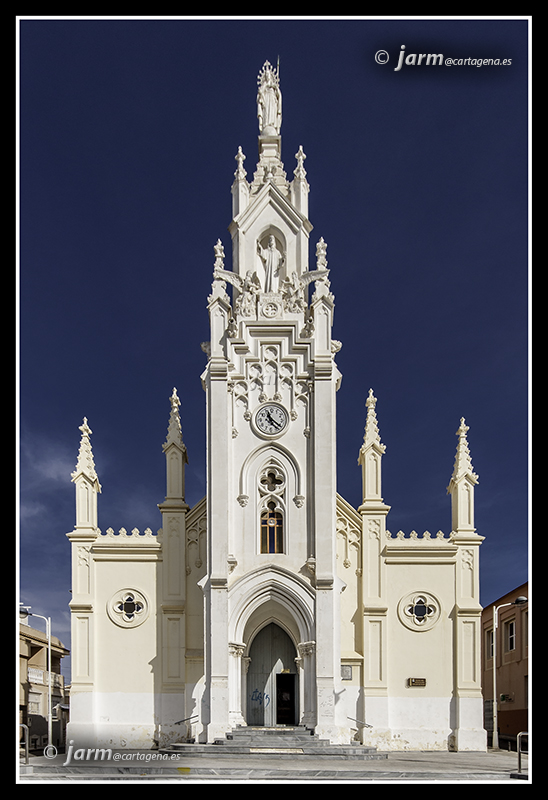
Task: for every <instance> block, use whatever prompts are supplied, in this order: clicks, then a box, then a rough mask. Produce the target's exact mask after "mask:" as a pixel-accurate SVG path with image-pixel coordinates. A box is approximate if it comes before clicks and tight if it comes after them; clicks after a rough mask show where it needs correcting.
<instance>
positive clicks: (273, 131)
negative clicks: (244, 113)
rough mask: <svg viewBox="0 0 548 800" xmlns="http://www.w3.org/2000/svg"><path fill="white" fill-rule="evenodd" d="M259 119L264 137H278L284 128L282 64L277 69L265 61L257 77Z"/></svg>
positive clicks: (260, 129)
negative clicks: (281, 86) (282, 127)
mask: <svg viewBox="0 0 548 800" xmlns="http://www.w3.org/2000/svg"><path fill="white" fill-rule="evenodd" d="M257 83H258V84H259V89H258V91H257V117H258V119H259V131H260V132H261V135H262V136H277V135H278V134H279V133H280V128H281V126H282V93H281V91H280V62H279V60H278V65H277V67H276V69H274V68H273V67H272V65H271V64H270V62H269V61H265V63H264V66H263V68H262V69H261V71H260V72H259V75H258V77H257Z"/></svg>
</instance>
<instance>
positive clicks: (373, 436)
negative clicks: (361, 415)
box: [362, 389, 386, 453]
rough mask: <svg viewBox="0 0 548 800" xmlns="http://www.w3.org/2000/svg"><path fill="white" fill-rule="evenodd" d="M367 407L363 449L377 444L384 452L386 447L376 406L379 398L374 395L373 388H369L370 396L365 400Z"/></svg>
mask: <svg viewBox="0 0 548 800" xmlns="http://www.w3.org/2000/svg"><path fill="white" fill-rule="evenodd" d="M365 405H366V407H367V419H366V421H365V434H364V437H363V445H362V450H363V449H365V448H367V447H370V446H371V445H375V446H376V448H377V449H378V450H380V452H382V453H384V452H385V450H386V447H385V445H384V444H381V437H380V434H379V426H378V424H377V414H376V411H375V406H376V405H377V398H376V397H375V396H374V395H373V389H370V390H369V396H368V398H367V400H366V401H365Z"/></svg>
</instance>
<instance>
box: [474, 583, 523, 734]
mask: <svg viewBox="0 0 548 800" xmlns="http://www.w3.org/2000/svg"><path fill="white" fill-rule="evenodd" d="M522 597H523V598H528V597H529V587H528V584H527V583H524V584H522V585H521V586H518V587H517V589H514V590H513V591H511V592H508V594H505V595H503V597H500V598H499V599H498V600H495V602H494V603H491V604H490V605H488V606H486V607H485V609H484V610H483V614H482V635H483V648H482V688H483V696H484V700H485V728H486V730H487V731H488V734H489V742H490V743H491V742H492V735H493V716H494V715H493V661H494V660H495V662H496V675H497V677H496V693H497V717H498V738H499V747H501V748H506V747H508V746H510V747H512V748H513V749H515V745H516V738H517V735H518V733H520V731H528V730H529V710H528V706H529V604H528V603H527V602H526V603H520V604H519V605H515V601H516V600H517V599H518V598H522ZM495 608H496V609H497V618H498V625H497V631H496V636H494V610H495ZM495 642H496V658H495V659H493V655H494V647H495Z"/></svg>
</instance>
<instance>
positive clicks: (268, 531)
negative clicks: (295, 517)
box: [261, 502, 284, 553]
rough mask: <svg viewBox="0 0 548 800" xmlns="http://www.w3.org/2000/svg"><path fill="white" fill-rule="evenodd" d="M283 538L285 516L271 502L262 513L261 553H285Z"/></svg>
mask: <svg viewBox="0 0 548 800" xmlns="http://www.w3.org/2000/svg"><path fill="white" fill-rule="evenodd" d="M283 538H284V524H283V516H282V514H281V512H280V511H276V504H275V503H273V502H270V503H268V505H267V508H266V510H265V511H263V513H262V514H261V553H283Z"/></svg>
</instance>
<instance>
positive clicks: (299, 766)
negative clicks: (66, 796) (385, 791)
mask: <svg viewBox="0 0 548 800" xmlns="http://www.w3.org/2000/svg"><path fill="white" fill-rule="evenodd" d="M66 760H67V758H66V756H65V755H58V756H56V757H55V758H53V759H48V758H46V757H45V756H31V757H30V767H31V768H32V771H30V772H29V773H28V774H21V776H20V778H19V782H20V783H22V782H25V783H26V782H62V783H65V782H67V781H68V782H73V783H78V782H80V783H95V782H98V783H103V782H105V783H108V782H111V781H119V780H123V781H126V782H132V783H135V782H142V781H147V782H150V781H154V782H161V783H168V782H169V783H170V782H171V781H173V780H178V781H185V782H188V783H212V782H215V783H218V782H227V783H228V782H236V783H272V782H276V783H286V782H287V783H293V782H295V781H304V782H310V783H312V782H328V783H330V782H339V781H343V782H346V783H358V782H375V783H391V782H419V783H453V782H455V781H459V782H467V783H477V782H484V783H494V782H497V783H514V784H516V785H523V784H527V783H530V782H531V780H530V776H529V773H528V757H527V756H522V776H521V779H520V778H518V777H517V771H518V757H517V754H516V753H509V752H507V751H503V750H489V751H488V752H487V753H429V752H421V753H389V754H388V756H387V758H385V759H381V760H377V761H359V760H356V759H352V760H340V761H338V760H326V759H318V758H311V759H308V758H307V759H305V760H303V759H302V758H297V757H296V758H293V759H288V760H285V759H281V758H278V757H276V756H271V755H270V756H268V755H254V756H252V757H249V756H241V757H234V758H231V759H230V760H226V759H214V758H208V757H202V758H195V757H191V756H186V755H185V756H177V757H175V758H173V759H168V760H164V759H160V758H159V754H158V753H155V752H148V753H147V752H146V751H138V752H137V751H122V752H113V753H112V758H111V759H109V760H108V761H79V762H77V761H74V760H71V762H70V763H69V764H65V762H66ZM22 771H23V772H24V771H25V770H24V769H23V770H22Z"/></svg>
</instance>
